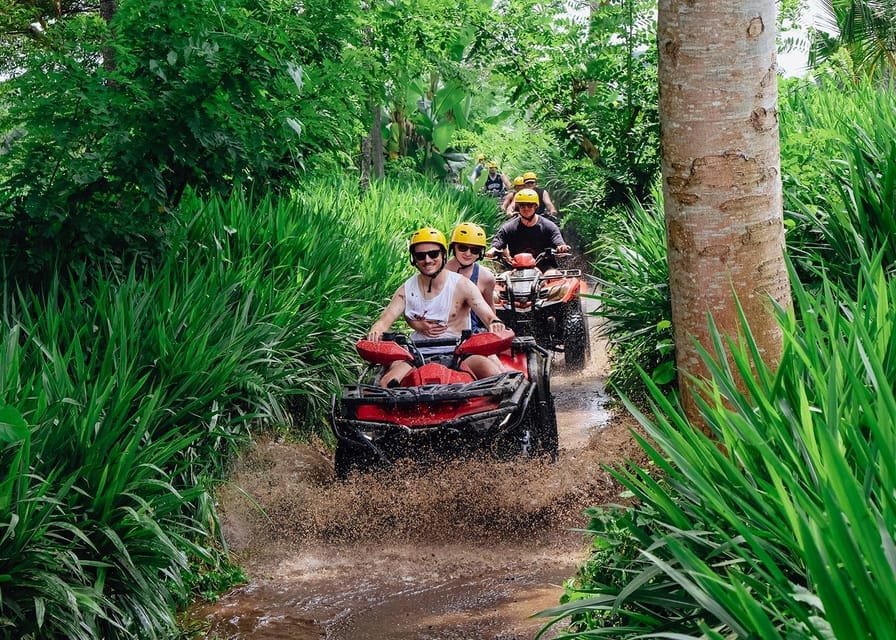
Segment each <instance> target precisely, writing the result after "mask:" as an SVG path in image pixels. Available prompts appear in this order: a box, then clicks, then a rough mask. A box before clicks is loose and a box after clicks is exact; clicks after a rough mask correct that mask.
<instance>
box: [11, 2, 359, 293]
mask: <svg viewBox="0 0 896 640" xmlns="http://www.w3.org/2000/svg"><path fill="white" fill-rule="evenodd" d="M355 10H356V6H355V4H354V3H351V2H348V1H343V0H340V1H339V2H337V3H333V2H321V1H320V0H317V1H313V2H304V3H303V4H302V8H301V11H298V10H296V8H295V6H290V5H288V4H283V3H280V2H278V1H276V0H271V1H270V2H262V3H257V2H245V1H244V0H225V2H224V3H220V2H219V3H212V2H208V1H207V0H191V1H190V2H187V3H182V4H179V5H173V4H171V3H165V2H153V3H149V4H147V3H139V2H122V3H119V5H118V9H117V11H116V12H115V15H114V17H113V18H112V20H111V22H110V23H109V24H106V22H105V21H104V20H102V19H101V18H100V17H99V16H98V15H96V14H92V13H89V12H88V13H82V14H79V15H76V16H74V17H71V18H66V19H61V18H60V19H57V20H56V21H49V22H48V23H47V27H46V31H45V34H44V35H43V36H42V37H43V38H45V39H46V40H47V41H48V42H49V43H50V45H51V46H46V47H41V48H34V49H31V50H30V52H29V58H28V59H27V60H25V61H23V62H22V68H21V69H17V72H16V73H15V74H14V76H13V77H11V78H9V79H7V80H5V81H4V82H3V84H4V85H9V87H6V88H5V91H10V92H13V93H12V94H11V95H12V96H14V97H15V99H14V100H10V101H9V104H8V105H7V109H5V110H4V111H5V113H4V115H5V118H4V120H3V121H2V123H0V135H3V136H4V137H5V138H6V140H7V144H8V146H9V150H8V152H7V153H5V154H3V155H2V156H0V161H2V162H3V163H4V165H5V166H4V167H3V168H2V169H0V176H2V178H3V181H2V183H0V231H2V237H3V246H2V247H0V249H2V255H3V256H5V257H6V258H7V259H8V264H7V268H9V269H13V268H15V269H16V270H18V271H19V275H20V276H28V275H30V273H29V272H41V271H43V272H44V273H46V271H47V270H48V269H49V268H50V266H51V265H52V264H53V261H54V259H55V258H56V256H57V254H58V253H60V248H61V247H62V248H64V253H65V255H64V256H63V257H64V258H65V261H67V262H76V261H94V260H97V259H98V258H100V259H103V260H106V261H108V262H111V261H114V260H117V259H120V256H121V255H123V254H131V255H132V254H133V253H134V252H137V251H139V250H140V249H150V250H152V249H157V248H158V247H160V246H164V244H165V241H166V238H165V233H166V229H167V228H168V225H169V224H171V223H172V222H173V218H172V216H173V213H174V212H175V210H176V208H177V206H178V205H179V203H180V199H181V197H182V194H183V193H184V192H185V190H186V189H187V187H190V188H192V189H193V190H195V191H198V192H200V193H204V194H207V193H211V192H214V191H218V192H222V193H227V191H228V190H229V189H231V188H232V186H233V185H234V184H240V183H247V184H252V185H254V186H255V187H256V188H261V187H262V186H270V187H279V188H285V187H287V186H289V185H291V184H293V183H294V182H295V180H296V179H297V176H298V175H299V174H300V173H301V171H302V165H303V162H304V159H305V158H306V157H307V156H308V155H311V154H313V153H315V152H318V151H322V150H327V149H332V148H339V149H343V148H351V147H352V146H353V145H354V141H355V140H356V139H357V137H358V136H359V134H360V131H359V123H360V119H359V114H360V111H359V105H358V103H357V99H356V97H355V95H356V88H357V86H359V85H362V83H361V82H360V78H361V77H362V73H363V72H362V71H361V70H362V69H363V65H361V64H353V61H352V59H351V58H352V56H353V55H354V53H353V52H355V51H357V50H358V47H354V46H346V45H348V44H351V43H353V42H354V38H356V37H357V32H356V30H355V26H356V25H355V22H354V13H353V12H354V11H355ZM296 43H301V44H299V45H298V46H297V44H296ZM106 56H113V58H114V64H111V65H105V64H101V63H102V62H103V61H104V60H106V59H113V58H106ZM349 87H351V89H349ZM0 113H3V112H0ZM160 132H164V133H163V134H162V133H160ZM346 157H347V156H346ZM40 275H43V274H40Z"/></svg>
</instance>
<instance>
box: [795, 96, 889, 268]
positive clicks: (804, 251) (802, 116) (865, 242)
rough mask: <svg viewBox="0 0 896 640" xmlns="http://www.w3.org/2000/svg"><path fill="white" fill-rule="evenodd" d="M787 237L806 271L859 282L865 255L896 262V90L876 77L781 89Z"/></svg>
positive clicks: (887, 263) (798, 262) (800, 266)
mask: <svg viewBox="0 0 896 640" xmlns="http://www.w3.org/2000/svg"><path fill="white" fill-rule="evenodd" d="M781 134H782V135H781V155H782V173H783V178H784V195H785V210H786V212H787V215H788V223H789V225H790V230H789V232H788V237H787V243H788V247H789V248H790V250H791V253H792V254H793V256H794V261H795V263H796V264H797V266H798V268H799V270H800V274H801V276H802V277H803V279H804V280H805V281H806V282H807V284H808V283H809V280H808V278H812V279H813V280H815V281H817V280H818V276H816V275H813V274H817V273H820V272H823V273H825V274H827V275H828V276H829V277H831V278H834V279H837V280H838V281H839V282H841V283H843V284H844V285H847V284H850V283H855V281H856V279H857V276H858V273H859V270H860V268H861V267H860V265H861V261H862V259H863V255H867V256H871V255H874V254H876V253H878V252H880V251H882V252H883V254H882V255H883V261H884V264H885V265H886V266H887V267H889V268H891V267H893V266H896V246H894V242H893V234H894V232H896V222H894V215H896V95H894V93H893V91H891V90H889V89H887V88H885V87H878V86H874V85H873V84H870V83H861V84H858V85H851V84H848V85H843V84H841V83H839V82H832V81H826V82H821V83H820V84H819V85H816V84H807V83H802V82H792V83H789V84H787V85H785V86H784V90H783V91H782V92H781Z"/></svg>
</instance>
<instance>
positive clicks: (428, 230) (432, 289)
mask: <svg viewBox="0 0 896 640" xmlns="http://www.w3.org/2000/svg"><path fill="white" fill-rule="evenodd" d="M408 249H409V251H410V254H411V264H413V265H414V266H415V267H416V268H417V273H416V274H414V275H413V276H411V277H410V278H408V279H407V280H406V281H405V282H404V284H402V285H401V286H400V287H398V289H397V290H396V291H395V293H394V294H393V295H392V300H391V301H390V302H389V304H388V305H387V306H386V308H385V309H384V310H383V313H382V314H381V315H380V317H379V319H377V321H376V322H374V323H373V326H372V327H371V328H370V332H369V333H368V334H367V339H368V340H371V341H373V342H378V341H379V340H380V339H382V337H383V332H385V331H387V330H388V329H389V328H390V327H391V326H392V324H393V323H394V322H395V321H396V320H398V318H399V317H400V316H402V315H403V316H404V317H405V318H406V319H407V321H408V324H410V325H411V326H412V327H413V328H414V332H413V333H412V334H411V339H412V340H425V339H427V338H429V339H432V338H460V336H461V332H462V331H464V330H465V329H470V312H471V311H475V312H476V315H478V316H479V317H480V318H481V319H482V320H483V322H485V323H486V325H487V326H488V327H489V330H490V331H493V332H498V331H502V330H504V325H503V324H502V323H501V321H500V320H498V316H497V315H495V312H494V311H493V310H492V308H491V306H489V305H488V304H487V303H486V302H485V300H483V298H482V294H481V293H480V292H479V289H478V288H477V287H476V285H474V284H473V283H472V282H470V281H469V280H468V279H467V278H464V277H463V276H461V275H459V274H457V273H454V272H453V271H448V270H446V269H445V265H446V262H447V255H448V244H447V243H446V242H445V236H444V234H442V232H441V231H439V230H438V229H434V228H432V227H424V228H422V229H418V230H417V231H416V232H415V233H414V234H413V235H412V236H411V241H410V245H409V247H408ZM453 351H454V347H453V346H447V347H443V348H434V349H432V350H426V351H423V350H421V353H422V354H423V355H427V356H428V355H438V354H439V353H451V352H453ZM464 364H465V365H467V366H468V367H469V369H470V371H471V372H472V374H473V376H474V377H475V378H477V379H478V378H485V377H488V376H494V375H497V374H499V373H502V372H503V368H502V367H501V365H500V364H499V363H497V362H495V361H494V360H491V359H489V358H488V357H486V356H479V355H471V356H468V357H467V358H466V359H465V360H464ZM411 369H412V366H411V365H410V364H409V363H407V362H394V363H392V364H391V365H390V367H389V369H388V370H387V371H386V373H384V374H383V377H382V380H381V381H380V384H381V385H382V386H384V387H388V386H394V385H396V384H398V383H399V382H400V381H401V379H402V378H404V376H405V375H407V373H408V372H409V371H410V370H411Z"/></svg>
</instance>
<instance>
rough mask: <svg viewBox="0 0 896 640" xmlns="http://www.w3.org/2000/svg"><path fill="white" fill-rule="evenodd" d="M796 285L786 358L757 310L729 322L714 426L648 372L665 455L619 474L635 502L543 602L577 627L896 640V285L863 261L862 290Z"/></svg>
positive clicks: (655, 452) (571, 633) (711, 402)
mask: <svg viewBox="0 0 896 640" xmlns="http://www.w3.org/2000/svg"><path fill="white" fill-rule="evenodd" d="M878 258H879V257H878ZM795 295H796V299H797V307H798V309H799V311H800V313H799V317H800V318H802V321H801V323H798V322H797V321H796V319H795V317H794V316H793V315H785V314H784V313H780V314H779V321H780V323H781V326H782V328H783V329H784V333H785V336H786V338H785V351H784V357H783V359H782V360H781V361H780V364H779V365H778V367H777V370H772V369H771V368H770V367H769V366H768V365H766V364H765V363H764V362H763V361H762V360H761V358H760V356H759V352H758V350H757V344H756V342H755V340H754V339H753V337H752V336H751V333H750V328H749V326H748V325H747V323H746V320H745V318H743V317H742V322H743V324H742V329H743V333H742V335H741V336H740V339H739V341H737V342H735V340H727V341H726V340H724V339H723V338H722V337H721V336H720V334H719V332H718V331H717V330H715V328H713V330H712V336H713V341H714V343H713V350H712V352H711V353H710V352H706V351H704V352H703V358H704V361H705V363H706V365H707V368H708V370H709V372H710V374H711V378H710V379H709V380H708V381H706V382H705V383H704V384H701V385H700V388H699V393H698V395H696V396H695V398H696V401H697V402H698V404H699V407H700V413H701V416H702V420H703V424H704V425H705V427H706V430H707V431H708V433H704V432H703V431H701V429H698V428H695V427H694V426H693V425H691V424H689V423H688V420H687V418H686V417H685V415H684V412H683V411H682V409H681V408H680V407H679V406H677V405H676V404H674V403H672V402H670V401H668V400H667V399H666V398H665V397H664V396H663V394H662V393H661V392H660V390H659V389H658V388H657V387H656V386H655V385H653V384H652V383H651V382H650V380H649V379H648V378H646V377H645V382H646V383H647V384H648V385H649V386H650V388H651V397H652V416H653V417H648V416H645V415H642V414H641V413H640V412H639V411H638V410H637V409H636V408H635V407H634V406H632V405H631V404H629V405H628V407H629V410H630V411H632V412H633V413H634V414H635V415H636V416H637V417H638V419H639V421H640V422H641V424H642V425H643V426H644V428H645V429H646V430H647V438H640V437H639V440H640V442H641V446H642V448H643V449H644V451H645V452H646V453H647V454H648V456H649V460H650V466H649V467H648V468H639V467H637V466H634V465H631V464H630V465H628V466H627V467H626V468H624V469H617V470H615V471H613V473H614V475H615V476H616V477H617V479H618V480H619V481H620V482H621V483H622V484H623V485H624V486H625V488H626V489H627V490H628V491H630V492H631V496H632V498H633V499H634V500H633V503H632V506H628V507H618V508H615V509H611V510H605V511H603V512H593V515H594V522H593V524H594V529H593V535H594V536H595V554H596V555H595V560H596V562H595V563H592V564H590V565H589V566H588V567H587V571H585V572H583V573H581V574H580V575H579V577H578V579H577V580H576V582H575V584H574V586H572V587H570V595H569V599H570V600H573V601H571V602H568V603H567V604H564V605H561V606H559V607H556V608H554V609H552V610H550V611H546V612H543V615H545V616H550V617H552V618H553V619H554V623H553V624H556V623H557V622H558V621H560V620H565V619H566V618H567V617H570V616H571V617H572V625H571V626H570V627H569V628H568V630H567V633H566V634H563V635H561V636H560V637H561V638H586V637H588V638H594V637H605V636H612V637H615V638H636V637H645V636H646V635H652V634H660V635H662V636H663V637H676V638H695V639H696V638H707V637H711V638H719V639H721V638H725V637H757V638H759V637H761V638H819V639H822V638H824V639H828V638H867V637H874V638H894V637H896V630H894V627H893V625H892V624H891V621H892V620H893V618H894V616H896V591H894V589H893V587H892V585H893V584H894V583H896V568H894V565H893V561H892V558H893V554H894V549H896V534H894V532H896V497H894V494H893V491H892V488H893V477H894V473H896V466H894V460H896V438H894V435H893V434H894V433H896V430H894V428H893V427H894V425H893V419H894V418H893V416H894V415H896V395H894V389H893V385H892V380H893V379H894V376H896V341H894V340H892V335H893V332H894V330H896V280H893V279H892V278H888V277H887V274H886V273H885V271H884V270H883V269H882V267H881V264H880V261H879V259H876V260H873V261H868V260H863V263H862V271H861V276H860V282H859V285H858V288H857V294H856V295H855V296H852V295H851V292H850V291H848V290H845V289H842V288H839V287H838V286H837V285H836V283H832V282H830V281H826V282H825V283H824V286H823V291H822V294H821V295H820V296H816V295H813V294H811V293H809V292H808V291H807V290H806V289H804V288H802V287H801V286H796V287H795ZM598 554H599V555H598Z"/></svg>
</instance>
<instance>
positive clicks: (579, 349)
mask: <svg viewBox="0 0 896 640" xmlns="http://www.w3.org/2000/svg"><path fill="white" fill-rule="evenodd" d="M590 350H591V349H590V345H589V342H588V323H587V320H586V319H585V314H584V313H582V305H581V303H579V304H577V305H575V306H572V307H570V308H569V309H568V310H567V313H566V317H565V318H564V319H563V361H564V363H565V365H566V369H567V370H568V371H581V370H582V369H584V368H585V363H586V362H587V360H588V355H589V352H590Z"/></svg>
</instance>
